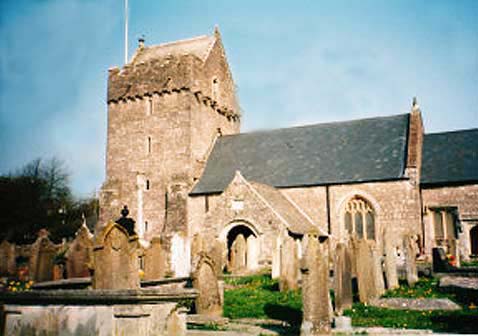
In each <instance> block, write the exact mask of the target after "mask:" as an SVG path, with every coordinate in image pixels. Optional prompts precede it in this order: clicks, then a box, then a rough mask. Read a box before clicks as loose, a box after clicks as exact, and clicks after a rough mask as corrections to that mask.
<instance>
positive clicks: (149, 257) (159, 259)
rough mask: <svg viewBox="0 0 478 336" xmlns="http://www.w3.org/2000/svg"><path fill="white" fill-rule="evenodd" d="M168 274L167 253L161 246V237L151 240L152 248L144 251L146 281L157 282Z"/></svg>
mask: <svg viewBox="0 0 478 336" xmlns="http://www.w3.org/2000/svg"><path fill="white" fill-rule="evenodd" d="M165 273H166V253H165V251H164V250H163V247H162V245H161V237H159V236H155V237H153V238H152V239H151V242H150V246H149V248H147V249H146V250H145V251H144V279H145V280H157V279H162V278H164V276H165Z"/></svg>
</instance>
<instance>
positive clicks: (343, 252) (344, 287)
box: [334, 243, 353, 315]
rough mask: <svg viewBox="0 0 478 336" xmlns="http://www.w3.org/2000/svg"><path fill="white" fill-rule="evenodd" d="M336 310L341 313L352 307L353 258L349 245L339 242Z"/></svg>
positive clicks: (336, 265)
mask: <svg viewBox="0 0 478 336" xmlns="http://www.w3.org/2000/svg"><path fill="white" fill-rule="evenodd" d="M334 292H335V310H336V312H337V313H338V314H339V315H341V314H342V312H343V310H344V309H349V308H352V301H353V295H352V260H351V256H350V251H349V250H348V248H347V245H345V244H343V243H339V244H337V247H336V249H335V269H334Z"/></svg>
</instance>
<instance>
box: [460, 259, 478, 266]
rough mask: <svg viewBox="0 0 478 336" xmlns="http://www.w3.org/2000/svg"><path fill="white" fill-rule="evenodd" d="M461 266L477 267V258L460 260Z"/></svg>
mask: <svg viewBox="0 0 478 336" xmlns="http://www.w3.org/2000/svg"><path fill="white" fill-rule="evenodd" d="M461 266H462V267H478V260H471V261H462V262H461Z"/></svg>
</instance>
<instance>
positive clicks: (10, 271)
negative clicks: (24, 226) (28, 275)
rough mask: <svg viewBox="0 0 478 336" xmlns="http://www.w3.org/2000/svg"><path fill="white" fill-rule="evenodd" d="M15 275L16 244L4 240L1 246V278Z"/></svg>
mask: <svg viewBox="0 0 478 336" xmlns="http://www.w3.org/2000/svg"><path fill="white" fill-rule="evenodd" d="M14 274H15V244H11V243H9V242H8V241H6V240H4V241H2V243H1V244H0V276H1V275H4V276H5V275H14Z"/></svg>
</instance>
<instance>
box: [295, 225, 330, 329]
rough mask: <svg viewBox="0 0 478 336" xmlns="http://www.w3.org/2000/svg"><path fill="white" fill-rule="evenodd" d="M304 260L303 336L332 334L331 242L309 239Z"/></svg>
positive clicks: (311, 236)
mask: <svg viewBox="0 0 478 336" xmlns="http://www.w3.org/2000/svg"><path fill="white" fill-rule="evenodd" d="M304 239H306V245H307V246H306V249H305V253H304V255H303V257H302V259H301V265H300V270H301V272H302V301H303V320H302V325H301V332H300V334H301V336H309V335H310V336H312V335H325V334H330V318H331V312H330V296H329V267H328V242H327V241H325V242H319V237H318V235H317V234H316V233H308V234H306V235H305V237H304Z"/></svg>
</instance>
